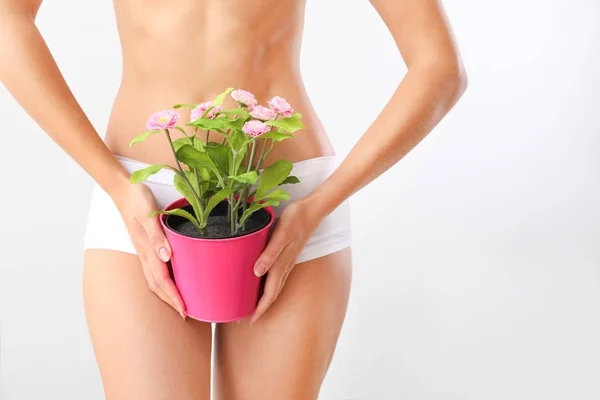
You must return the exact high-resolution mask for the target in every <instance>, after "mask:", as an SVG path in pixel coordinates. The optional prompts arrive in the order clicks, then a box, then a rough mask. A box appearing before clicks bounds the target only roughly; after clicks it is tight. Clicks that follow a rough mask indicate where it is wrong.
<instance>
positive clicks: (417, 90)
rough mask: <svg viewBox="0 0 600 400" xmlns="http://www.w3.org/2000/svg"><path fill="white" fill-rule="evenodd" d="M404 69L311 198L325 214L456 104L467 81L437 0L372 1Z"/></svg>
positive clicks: (404, 151) (394, 160)
mask: <svg viewBox="0 0 600 400" xmlns="http://www.w3.org/2000/svg"><path fill="white" fill-rule="evenodd" d="M371 3H372V4H373V5H374V7H375V8H376V9H377V11H378V12H379V14H380V15H381V17H382V18H383V21H384V22H385V24H386V25H387V27H388V29H389V30H390V32H391V33H392V35H393V37H394V39H395V41H396V44H397V46H398V49H399V51H400V53H401V54H402V57H403V59H404V61H405V62H406V65H407V67H408V73H407V74H406V76H405V77H404V79H402V82H401V83H400V85H399V86H398V88H397V89H396V91H395V93H394V95H393V96H392V98H391V99H390V101H389V103H388V104H387V106H386V107H385V108H384V109H383V111H382V112H381V114H380V115H379V116H378V117H377V119H376V120H375V121H374V122H373V124H372V125H371V126H370V127H369V129H368V130H367V132H366V133H365V134H364V135H363V136H362V137H361V138H360V140H359V141H358V142H357V144H356V145H355V146H354V147H353V148H352V150H351V151H350V153H349V154H348V156H347V157H346V158H345V159H344V161H343V162H342V163H341V164H340V166H339V167H338V168H337V170H336V171H335V172H334V173H333V174H332V175H331V177H330V178H329V179H328V180H327V181H326V182H324V183H323V184H322V185H321V186H320V187H319V188H318V189H317V190H315V191H314V192H313V193H312V194H311V196H310V197H311V199H312V200H311V204H314V212H316V213H318V214H321V215H327V214H329V213H330V212H331V211H332V210H334V209H335V208H336V207H337V206H338V205H339V204H341V203H342V202H343V201H344V200H345V199H347V198H348V197H350V196H351V195H352V194H353V193H355V192H356V191H358V190H360V189H361V188H362V187H364V186H365V185H367V184H368V183H370V182H371V181H373V180H374V179H375V178H376V177H378V176H379V175H381V174H382V173H383V172H385V171H386V170H388V169H389V168H390V167H392V166H393V165H394V164H396V163H397V162H398V161H399V160H400V159H401V158H402V157H404V156H405V155H406V154H407V153H408V152H409V151H410V150H411V149H412V148H414V147H415V146H416V145H417V144H418V143H419V142H420V141H421V140H422V139H423V138H424V137H425V136H426V135H427V134H428V133H429V132H430V131H431V130H432V129H433V128H434V127H435V126H436V125H437V123H438V122H439V121H440V120H441V119H442V117H444V115H446V113H447V112H448V111H449V110H450V109H451V108H452V107H453V106H454V104H456V102H457V101H458V99H459V97H460V96H461V95H462V94H463V92H464V91H465V89H466V86H467V78H466V75H465V71H464V68H463V65H462V62H461V59H460V54H459V51H458V48H457V46H456V44H455V42H454V39H453V36H452V33H451V28H450V26H449V23H448V20H447V19H446V15H445V13H444V10H443V8H442V5H441V4H440V1H438V0H371Z"/></svg>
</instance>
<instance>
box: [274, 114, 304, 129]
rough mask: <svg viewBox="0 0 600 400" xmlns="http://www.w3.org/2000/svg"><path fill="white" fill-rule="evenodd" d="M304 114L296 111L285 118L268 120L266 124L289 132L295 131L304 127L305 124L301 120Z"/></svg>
mask: <svg viewBox="0 0 600 400" xmlns="http://www.w3.org/2000/svg"><path fill="white" fill-rule="evenodd" d="M301 119H302V114H300V113H296V114H294V115H292V116H291V117H289V118H283V119H278V120H273V121H267V122H265V124H267V125H269V126H275V127H277V128H281V129H283V130H285V131H287V132H289V133H294V132H296V131H298V130H300V129H302V128H304V124H303V123H302V121H301Z"/></svg>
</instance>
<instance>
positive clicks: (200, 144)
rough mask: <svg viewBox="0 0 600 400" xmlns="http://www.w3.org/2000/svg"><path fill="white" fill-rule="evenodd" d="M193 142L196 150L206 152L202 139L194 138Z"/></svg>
mask: <svg viewBox="0 0 600 400" xmlns="http://www.w3.org/2000/svg"><path fill="white" fill-rule="evenodd" d="M192 141H193V142H194V148H195V149H196V150H198V151H202V152H204V151H206V150H205V149H204V142H203V141H202V140H200V139H198V138H197V137H195V138H193V139H192Z"/></svg>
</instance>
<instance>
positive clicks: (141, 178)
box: [129, 164, 173, 183]
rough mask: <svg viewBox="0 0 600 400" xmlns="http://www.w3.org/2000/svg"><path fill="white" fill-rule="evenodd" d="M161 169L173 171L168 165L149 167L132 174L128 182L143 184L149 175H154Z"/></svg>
mask: <svg viewBox="0 0 600 400" xmlns="http://www.w3.org/2000/svg"><path fill="white" fill-rule="evenodd" d="M163 168H167V169H173V168H172V167H171V166H170V165H167V164H158V165H151V166H149V167H146V168H144V169H140V170H137V171H135V172H133V173H132V174H131V177H130V178H129V181H130V182H131V183H140V182H145V181H146V179H148V177H150V175H154V174H156V173H157V172H158V171H160V170H161V169H163Z"/></svg>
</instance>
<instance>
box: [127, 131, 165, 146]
mask: <svg viewBox="0 0 600 400" xmlns="http://www.w3.org/2000/svg"><path fill="white" fill-rule="evenodd" d="M161 132H162V130H160V129H155V130H153V131H148V132H146V133H142V134H141V135H138V136H136V137H134V138H133V140H132V141H131V142H130V143H129V147H131V146H133V145H134V144H136V143H141V142H143V141H144V140H146V139H148V137H149V136H152V135H156V134H157V133H161Z"/></svg>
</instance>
